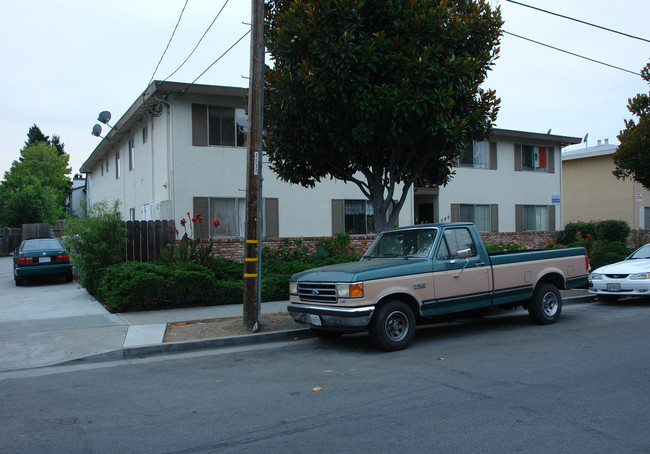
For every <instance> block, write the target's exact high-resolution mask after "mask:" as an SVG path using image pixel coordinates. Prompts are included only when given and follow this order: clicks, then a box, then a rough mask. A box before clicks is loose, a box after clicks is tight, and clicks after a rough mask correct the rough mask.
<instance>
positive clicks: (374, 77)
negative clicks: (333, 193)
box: [264, 0, 503, 231]
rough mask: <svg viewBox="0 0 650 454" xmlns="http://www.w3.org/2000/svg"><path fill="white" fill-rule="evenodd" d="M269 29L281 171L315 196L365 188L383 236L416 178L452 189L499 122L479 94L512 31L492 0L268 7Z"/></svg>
mask: <svg viewBox="0 0 650 454" xmlns="http://www.w3.org/2000/svg"><path fill="white" fill-rule="evenodd" d="M266 20H267V23H268V28H267V31H266V34H265V38H266V46H267V48H268V50H269V52H270V53H271V54H272V58H273V61H274V65H273V67H272V68H271V67H268V68H267V71H266V76H265V106H266V107H265V113H264V120H265V132H266V134H265V137H264V139H265V149H266V150H268V154H269V159H270V162H271V165H272V168H273V170H274V171H275V172H276V173H277V174H278V175H279V176H280V178H281V179H283V180H285V181H289V182H291V183H296V184H300V185H303V186H305V187H313V186H314V185H315V183H316V182H318V181H321V180H322V179H323V178H330V177H331V178H335V179H339V180H342V181H346V182H350V183H353V184H356V185H357V186H359V188H360V189H361V191H362V192H363V193H364V194H365V195H366V196H367V197H368V200H370V201H371V203H372V206H373V209H374V216H375V221H376V224H375V225H376V229H377V231H382V230H384V229H386V228H387V227H388V226H390V225H393V224H395V222H396V220H397V218H398V216H399V212H400V210H401V208H402V206H403V204H404V202H405V200H406V195H407V193H408V191H409V189H410V187H411V183H413V181H415V179H416V178H418V177H423V178H427V179H428V180H430V181H433V182H435V183H437V184H445V183H446V182H448V181H449V179H450V177H451V175H452V171H451V168H452V166H453V165H454V163H455V162H456V159H457V157H458V156H459V155H460V154H461V153H462V152H463V151H464V147H465V143H466V142H467V141H470V140H480V139H483V138H485V136H486V135H487V134H488V132H489V130H490V129H491V127H492V123H493V122H494V121H495V119H496V115H497V111H498V104H499V100H498V99H497V98H496V94H495V92H494V91H492V90H484V89H482V88H481V85H482V84H483V82H484V81H485V80H486V77H487V72H488V70H489V69H490V66H491V65H492V64H493V62H494V60H495V58H496V55H497V53H498V44H499V38H500V35H501V26H502V24H503V22H502V20H501V13H500V10H499V9H494V10H493V9H491V7H490V6H489V2H488V1H486V0H475V1H472V2H452V3H449V4H442V3H441V2H439V1H437V0H420V1H417V2H415V1H414V2H387V1H385V0H365V1H332V2H294V1H290V0H270V1H268V2H267V17H266ZM359 174H361V175H362V177H361V178H359V177H358V175H359ZM400 183H403V186H402V188H399V187H398V186H397V185H398V184H400ZM400 191H401V192H400ZM393 199H395V200H397V203H396V204H393V203H392V201H393ZM389 213H390V216H389Z"/></svg>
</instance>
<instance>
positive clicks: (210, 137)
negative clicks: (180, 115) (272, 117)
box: [192, 104, 248, 147]
mask: <svg viewBox="0 0 650 454" xmlns="http://www.w3.org/2000/svg"><path fill="white" fill-rule="evenodd" d="M247 135H248V119H247V117H246V111H245V110H244V109H237V108H234V107H219V106H208V105H205V104H192V145H194V146H208V145H218V146H231V147H245V146H246V138H247Z"/></svg>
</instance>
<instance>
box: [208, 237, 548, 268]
mask: <svg viewBox="0 0 650 454" xmlns="http://www.w3.org/2000/svg"><path fill="white" fill-rule="evenodd" d="M559 233H560V232H512V233H482V234H481V237H482V238H483V241H485V242H489V243H492V244H495V243H510V242H516V243H518V244H521V245H523V246H527V247H530V248H542V247H544V245H545V244H546V243H548V242H549V241H550V240H554V239H555V238H556V237H557V235H558V234H559ZM288 239H289V240H290V241H292V240H297V239H300V240H302V244H303V245H304V246H307V247H309V250H310V251H311V252H312V253H313V252H316V249H317V247H318V244H319V243H320V242H321V241H323V240H326V239H331V237H303V238H288ZM374 239H375V235H351V236H350V242H351V243H352V246H355V247H364V246H367V245H370V243H371V242H372V241H373V240H374ZM284 241H285V238H271V239H267V240H264V241H263V242H262V246H263V247H264V246H269V247H272V248H276V247H279V246H281V245H282V244H283V243H284ZM244 244H245V242H244V240H243V239H242V238H228V239H215V240H214V246H213V248H212V254H213V255H215V256H218V257H226V258H229V259H233V260H237V261H239V262H243V261H244Z"/></svg>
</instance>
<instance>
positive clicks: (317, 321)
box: [309, 314, 321, 326]
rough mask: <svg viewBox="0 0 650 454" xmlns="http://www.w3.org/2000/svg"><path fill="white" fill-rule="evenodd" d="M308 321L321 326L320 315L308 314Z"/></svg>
mask: <svg viewBox="0 0 650 454" xmlns="http://www.w3.org/2000/svg"><path fill="white" fill-rule="evenodd" d="M309 323H310V324H312V325H314V326H321V322H320V317H319V316H318V315H314V314H309Z"/></svg>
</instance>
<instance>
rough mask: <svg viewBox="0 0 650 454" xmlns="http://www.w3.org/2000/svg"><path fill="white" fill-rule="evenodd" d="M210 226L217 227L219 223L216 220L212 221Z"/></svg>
mask: <svg viewBox="0 0 650 454" xmlns="http://www.w3.org/2000/svg"><path fill="white" fill-rule="evenodd" d="M212 225H213V226H215V227H219V226H220V225H221V222H219V221H218V220H217V219H215V220H214V221H212Z"/></svg>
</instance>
